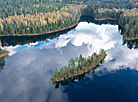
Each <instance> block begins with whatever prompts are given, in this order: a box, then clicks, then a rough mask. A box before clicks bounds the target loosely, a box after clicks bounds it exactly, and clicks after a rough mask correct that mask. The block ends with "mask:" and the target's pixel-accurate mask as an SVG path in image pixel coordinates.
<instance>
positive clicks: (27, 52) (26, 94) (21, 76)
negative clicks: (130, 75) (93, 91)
mask: <svg viewBox="0 0 138 102" xmlns="http://www.w3.org/2000/svg"><path fill="white" fill-rule="evenodd" d="M122 39H123V37H122V35H120V31H118V26H117V25H116V26H114V25H110V24H107V25H104V24H103V25H96V24H93V23H89V24H88V23H87V22H80V23H79V25H78V26H77V27H76V29H75V31H74V30H72V31H70V32H68V33H67V34H65V35H61V36H59V37H58V38H55V39H52V40H50V39H49V40H47V41H46V42H37V43H30V44H26V45H17V46H14V47H13V46H10V47H4V48H5V49H7V50H9V51H10V54H9V56H7V57H6V58H5V62H6V65H5V67H4V70H3V71H2V73H0V102H19V101H20V102H67V101H68V100H69V99H68V98H69V97H68V96H67V94H66V93H63V87H59V88H58V89H56V90H55V88H54V85H53V84H52V82H51V81H50V75H51V74H53V72H54V69H55V67H58V70H59V69H60V68H61V67H62V66H64V65H67V64H68V61H69V60H70V58H72V57H73V58H75V57H78V56H79V55H80V54H82V55H83V56H85V57H87V56H89V55H91V54H92V53H93V52H99V50H100V48H103V49H105V50H106V52H107V55H108V56H107V57H106V59H105V62H104V64H101V65H100V67H99V68H97V69H96V70H95V75H97V76H102V75H105V74H107V73H109V72H113V71H116V70H120V69H127V68H128V67H129V68H130V69H136V70H138V63H137V62H138V51H137V49H135V50H134V49H128V48H127V46H126V45H122ZM105 70H106V71H105ZM86 77H88V78H89V80H90V79H91V80H93V77H94V76H93V75H92V74H90V75H86ZM76 83H77V82H76ZM70 85H72V84H70ZM75 85H76V84H75ZM81 89H82V90H83V88H81ZM7 97H8V98H7Z"/></svg>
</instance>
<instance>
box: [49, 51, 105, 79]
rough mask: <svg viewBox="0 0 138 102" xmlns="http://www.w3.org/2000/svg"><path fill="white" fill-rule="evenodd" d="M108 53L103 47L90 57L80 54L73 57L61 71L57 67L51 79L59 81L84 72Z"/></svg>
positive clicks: (93, 66)
mask: <svg viewBox="0 0 138 102" xmlns="http://www.w3.org/2000/svg"><path fill="white" fill-rule="evenodd" d="M106 55H107V54H106V52H105V51H104V50H103V49H101V50H100V53H99V54H96V53H93V54H92V55H91V56H89V57H88V58H84V57H82V55H80V56H79V58H78V57H76V58H75V59H73V58H71V60H69V64H68V66H67V65H66V66H63V67H62V68H61V69H60V71H58V70H57V68H55V73H54V75H52V76H51V80H52V81H54V82H59V81H63V80H64V79H68V78H71V77H73V76H77V75H81V74H84V73H86V72H88V71H90V70H91V69H93V68H95V67H96V66H97V65H98V64H99V63H100V62H101V61H102V60H103V59H104V58H105V57H106Z"/></svg>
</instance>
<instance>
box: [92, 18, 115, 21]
mask: <svg viewBox="0 0 138 102" xmlns="http://www.w3.org/2000/svg"><path fill="white" fill-rule="evenodd" d="M94 20H97V21H102V20H118V19H116V18H99V19H98V18H94Z"/></svg>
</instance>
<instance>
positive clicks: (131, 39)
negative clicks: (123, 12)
mask: <svg viewBox="0 0 138 102" xmlns="http://www.w3.org/2000/svg"><path fill="white" fill-rule="evenodd" d="M123 37H124V39H125V40H128V41H133V40H138V37H135V38H128V37H125V36H123Z"/></svg>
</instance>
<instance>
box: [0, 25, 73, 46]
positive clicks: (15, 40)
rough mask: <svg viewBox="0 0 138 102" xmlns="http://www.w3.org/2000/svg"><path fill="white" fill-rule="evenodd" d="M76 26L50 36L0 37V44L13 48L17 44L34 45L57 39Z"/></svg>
mask: <svg viewBox="0 0 138 102" xmlns="http://www.w3.org/2000/svg"><path fill="white" fill-rule="evenodd" d="M75 27H76V26H74V27H72V28H69V29H66V30H63V31H59V32H56V33H51V34H44V35H37V36H9V37H0V39H1V42H2V44H3V46H11V45H12V46H15V45H17V44H19V45H24V44H28V43H35V42H39V41H46V40H47V39H54V38H56V37H59V35H62V34H65V33H67V32H68V31H70V30H72V29H74V28H75Z"/></svg>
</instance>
